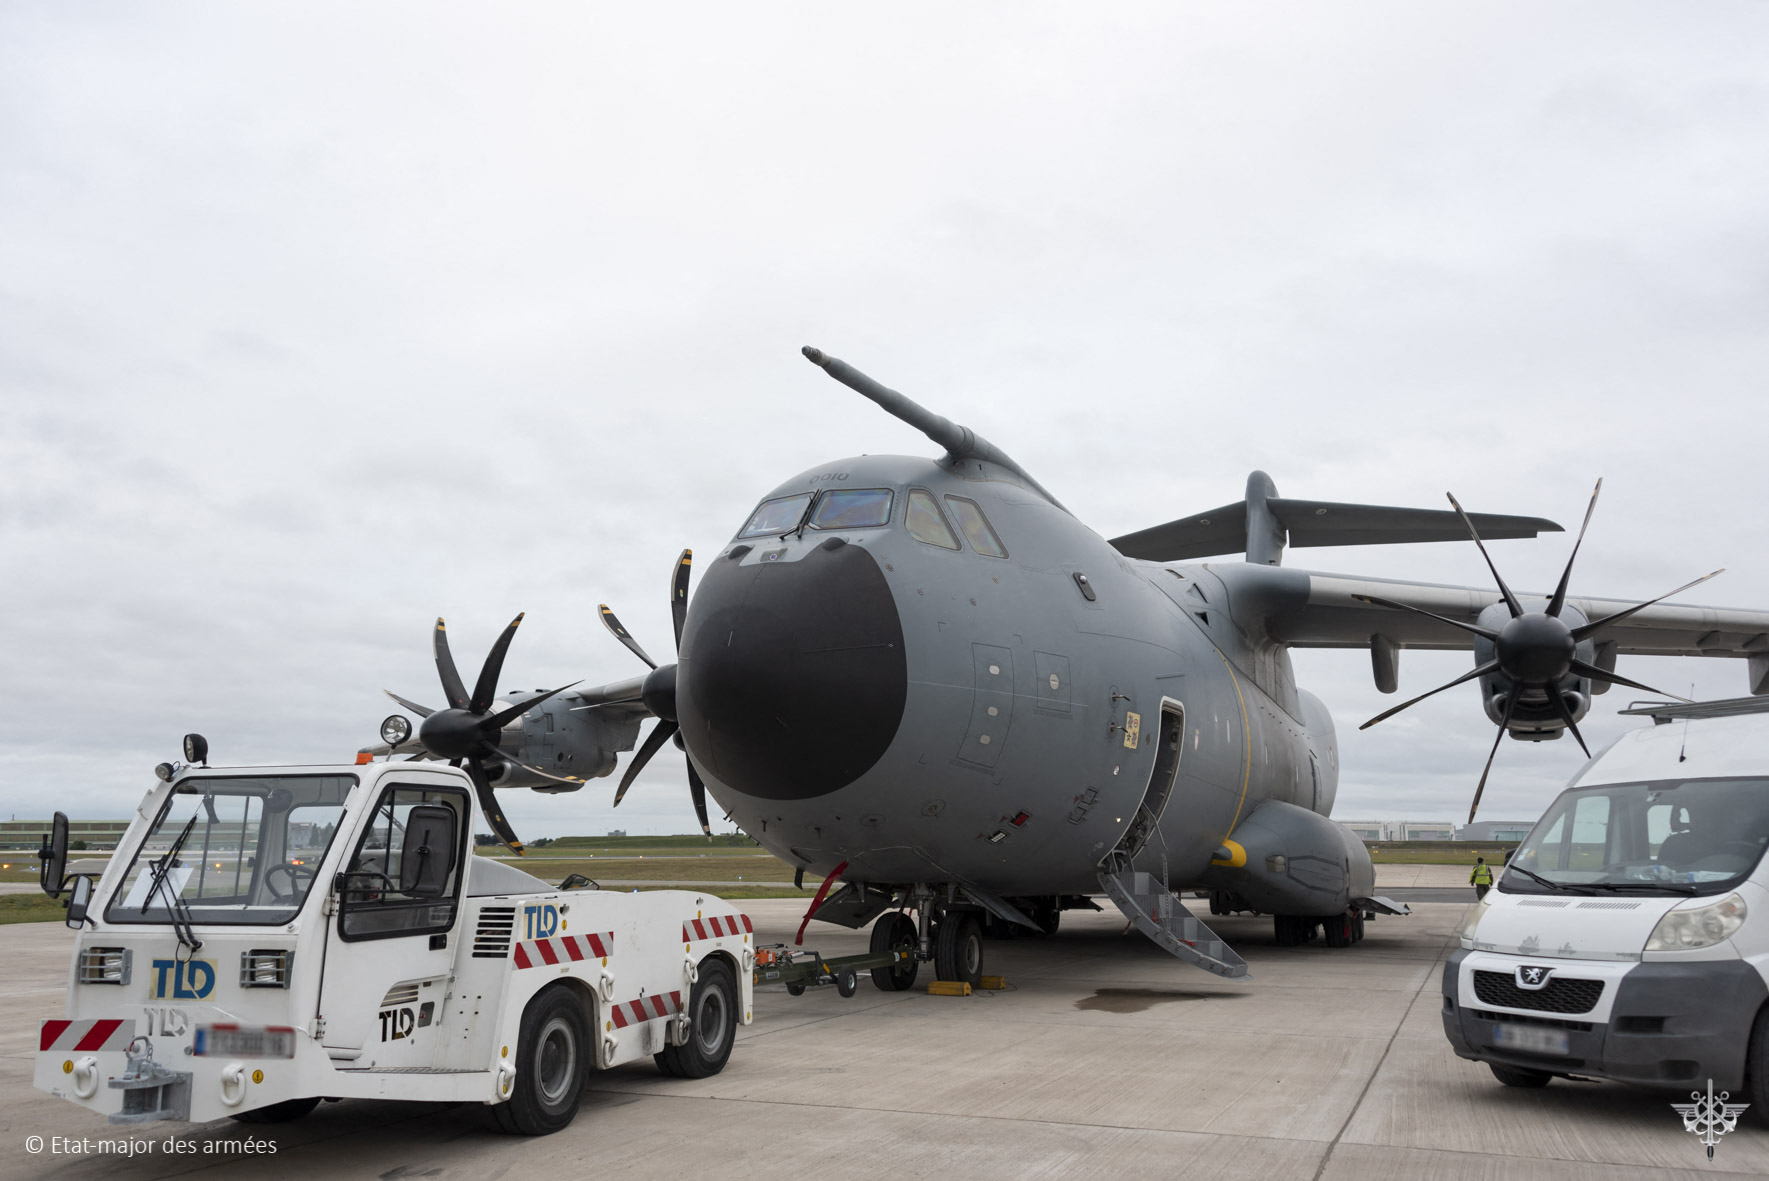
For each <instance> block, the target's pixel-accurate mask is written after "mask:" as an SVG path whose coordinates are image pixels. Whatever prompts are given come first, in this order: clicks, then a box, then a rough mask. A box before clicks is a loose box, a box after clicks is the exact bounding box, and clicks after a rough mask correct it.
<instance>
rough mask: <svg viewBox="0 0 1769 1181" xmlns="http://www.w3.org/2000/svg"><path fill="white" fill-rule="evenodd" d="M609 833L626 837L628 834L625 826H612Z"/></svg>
mask: <svg viewBox="0 0 1769 1181" xmlns="http://www.w3.org/2000/svg"><path fill="white" fill-rule="evenodd" d="M608 835H609V836H611V837H624V836H626V835H627V830H626V829H624V828H611V829H609V830H608Z"/></svg>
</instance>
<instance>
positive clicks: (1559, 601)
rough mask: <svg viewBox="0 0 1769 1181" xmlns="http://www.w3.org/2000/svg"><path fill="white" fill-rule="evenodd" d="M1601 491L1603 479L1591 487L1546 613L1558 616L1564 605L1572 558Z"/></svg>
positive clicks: (1587, 526) (1589, 521)
mask: <svg viewBox="0 0 1769 1181" xmlns="http://www.w3.org/2000/svg"><path fill="white" fill-rule="evenodd" d="M1601 491H1603V481H1602V480H1598V481H1597V487H1595V488H1593V489H1591V503H1590V504H1589V505H1588V506H1587V507H1586V508H1585V523H1584V524H1583V525H1580V526H1579V537H1578V540H1577V541H1575V542H1573V543H1572V553H1570V554H1568V555H1566V569H1565V570H1562V571H1561V572H1560V585H1559V586H1557V587H1555V588H1554V597H1553V598H1552V599H1550V600H1548V614H1550V615H1552V616H1554V617H1555V618H1556V619H1558V618H1560V609H1561V608H1562V607H1564V606H1566V586H1567V583H1569V582H1571V581H1572V563H1573V559H1575V558H1577V557H1578V556H1579V546H1581V545H1583V544H1584V543H1585V530H1587V529H1589V528H1590V527H1591V514H1592V513H1594V512H1596V511H1597V494H1598V493H1599V492H1601Z"/></svg>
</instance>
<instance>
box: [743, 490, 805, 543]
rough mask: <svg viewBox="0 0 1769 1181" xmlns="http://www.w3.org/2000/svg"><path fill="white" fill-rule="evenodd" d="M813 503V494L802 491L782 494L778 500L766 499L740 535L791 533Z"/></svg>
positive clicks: (754, 535) (760, 535) (756, 535)
mask: <svg viewBox="0 0 1769 1181" xmlns="http://www.w3.org/2000/svg"><path fill="white" fill-rule="evenodd" d="M810 503H811V494H810V493H809V492H801V493H799V494H798V495H797V496H782V497H780V498H779V499H778V500H764V501H762V506H761V507H760V508H758V509H756V512H755V516H753V517H751V518H750V519H749V524H747V525H745V526H744V527H743V532H742V533H739V534H738V535H737V536H739V537H762V536H765V535H767V534H770V533H790V532H792V531H793V530H794V529H797V528H798V526H799V522H800V521H802V520H803V519H804V516H805V506H806V505H808V504H810Z"/></svg>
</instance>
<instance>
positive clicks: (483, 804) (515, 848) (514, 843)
mask: <svg viewBox="0 0 1769 1181" xmlns="http://www.w3.org/2000/svg"><path fill="white" fill-rule="evenodd" d="M467 776H468V777H469V778H470V779H472V780H473V794H474V795H476V796H478V797H479V810H480V811H481V812H483V813H484V814H485V822H486V823H487V824H489V825H491V831H492V832H494V833H496V834H497V837H498V840H500V841H502V842H504V844H506V845H508V846H509V847H510V851H511V852H513V853H515V854H516V856H518V857H521V856H524V854H523V852H522V842H521V841H519V840H517V839H516V830H515V829H513V828H511V827H510V822H509V821H508V820H505V819H504V813H503V809H501V808H499V807H498V799H497V793H496V792H495V791H493V790H492V786H491V780H490V778H488V777H487V776H486V774H485V768H484V767H482V766H480V764H479V759H478V757H477V756H475V757H473V758H469V759H468V760H467Z"/></svg>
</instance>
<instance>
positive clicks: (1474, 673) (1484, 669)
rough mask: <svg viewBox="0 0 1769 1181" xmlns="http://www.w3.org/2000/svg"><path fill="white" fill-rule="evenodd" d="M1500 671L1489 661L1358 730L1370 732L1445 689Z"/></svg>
mask: <svg viewBox="0 0 1769 1181" xmlns="http://www.w3.org/2000/svg"><path fill="white" fill-rule="evenodd" d="M1498 671H1499V662H1498V661H1496V660H1489V661H1487V662H1486V663H1485V664H1477V665H1475V666H1474V667H1473V668H1471V669H1469V670H1468V671H1467V672H1465V673H1463V674H1462V675H1461V676H1459V677H1457V678H1456V679H1455V680H1453V681H1451V682H1450V683H1449V684H1447V685H1439V686H1438V687H1437V688H1435V689H1433V690H1432V691H1431V692H1430V693H1421V694H1419V696H1417V697H1415V698H1413V699H1412V700H1411V701H1403V702H1401V703H1400V704H1399V705H1397V706H1395V707H1394V708H1393V709H1391V710H1387V711H1385V712H1383V713H1379V714H1377V715H1376V716H1375V717H1373V718H1371V719H1370V720H1369V721H1367V722H1365V723H1364V724H1363V725H1361V726H1359V727H1358V729H1359V730H1368V729H1369V728H1370V727H1371V726H1374V725H1375V724H1376V723H1377V722H1383V721H1387V720H1388V719H1389V718H1392V717H1393V716H1394V715H1395V714H1397V713H1399V712H1400V711H1401V710H1403V709H1406V708H1407V707H1408V706H1410V705H1418V704H1419V703H1420V702H1421V701H1424V700H1425V699H1426V698H1427V697H1430V696H1432V695H1433V694H1436V693H1442V692H1443V691H1444V690H1445V689H1453V688H1455V687H1456V686H1457V685H1460V684H1461V683H1462V682H1463V681H1472V680H1473V679H1474V678H1475V677H1484V676H1486V675H1487V674H1488V673H1496V672H1498Z"/></svg>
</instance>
